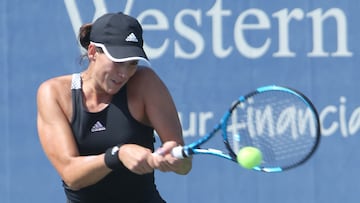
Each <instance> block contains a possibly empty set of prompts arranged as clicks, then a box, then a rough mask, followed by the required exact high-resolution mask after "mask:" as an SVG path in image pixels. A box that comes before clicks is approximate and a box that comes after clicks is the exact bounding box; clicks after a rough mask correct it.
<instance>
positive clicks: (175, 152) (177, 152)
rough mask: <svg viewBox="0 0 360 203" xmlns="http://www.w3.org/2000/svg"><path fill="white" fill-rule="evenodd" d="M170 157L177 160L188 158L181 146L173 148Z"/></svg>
mask: <svg viewBox="0 0 360 203" xmlns="http://www.w3.org/2000/svg"><path fill="white" fill-rule="evenodd" d="M171 155H172V156H173V157H175V158H178V159H184V158H186V157H188V156H187V155H186V153H185V151H184V147H183V146H177V147H174V148H173V149H172V150H171Z"/></svg>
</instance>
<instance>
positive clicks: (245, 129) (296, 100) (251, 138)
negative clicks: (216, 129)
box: [222, 85, 321, 172]
mask: <svg viewBox="0 0 360 203" xmlns="http://www.w3.org/2000/svg"><path fill="white" fill-rule="evenodd" d="M229 112H230V113H228V115H227V117H225V118H224V119H225V120H226V127H225V126H224V127H223V130H222V133H223V136H224V140H225V144H226V146H227V148H228V150H229V151H230V155H231V157H232V160H233V161H236V154H237V152H239V150H240V149H241V148H243V147H245V146H252V147H256V148H258V149H259V150H260V151H261V152H262V157H263V160H262V163H261V164H260V165H259V166H256V167H254V168H253V169H254V170H257V171H262V172H281V171H284V170H288V169H291V168H294V167H297V166H299V165H301V164H303V163H305V162H306V161H307V160H308V159H309V158H310V157H311V156H312V155H313V154H314V152H315V151H316V149H317V147H318V145H319V143H320V137H321V133H320V122H319V116H318V113H317V111H316V108H315V107H314V105H313V104H312V102H311V101H310V99H308V98H307V97H306V96H305V95H304V94H302V93H301V92H299V91H297V90H294V89H290V88H286V87H281V86H274V85H272V86H264V87H261V88H258V89H257V90H256V91H254V92H251V93H249V94H247V95H246V96H242V97H240V98H239V99H238V100H237V101H236V102H235V103H234V104H233V105H232V107H231V108H230V110H229ZM224 125H225V124H224Z"/></svg>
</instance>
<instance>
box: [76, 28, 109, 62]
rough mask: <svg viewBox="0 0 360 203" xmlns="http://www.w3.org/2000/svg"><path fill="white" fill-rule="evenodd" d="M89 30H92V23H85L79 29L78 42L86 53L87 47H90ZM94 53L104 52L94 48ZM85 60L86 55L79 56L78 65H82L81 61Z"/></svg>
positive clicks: (99, 48)
mask: <svg viewBox="0 0 360 203" xmlns="http://www.w3.org/2000/svg"><path fill="white" fill-rule="evenodd" d="M91 28H92V23H86V24H84V25H82V26H81V27H80V29H79V36H78V38H79V42H80V45H81V46H82V47H83V48H84V49H85V50H86V51H87V49H88V47H89V45H90V32H91ZM96 51H97V52H99V53H104V51H103V50H102V48H101V47H96ZM84 58H87V54H86V53H84V54H83V55H82V56H81V59H80V64H81V63H82V61H83V59H84Z"/></svg>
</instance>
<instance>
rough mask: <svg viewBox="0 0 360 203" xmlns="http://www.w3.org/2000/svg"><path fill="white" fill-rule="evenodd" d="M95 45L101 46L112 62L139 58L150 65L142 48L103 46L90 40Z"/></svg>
mask: <svg viewBox="0 0 360 203" xmlns="http://www.w3.org/2000/svg"><path fill="white" fill-rule="evenodd" d="M91 43H92V44H94V45H95V46H98V47H101V48H102V49H103V51H104V53H105V55H106V56H107V57H108V58H109V59H110V60H111V61H113V62H126V61H133V60H141V61H144V62H146V63H147V64H148V65H149V66H150V62H149V60H148V59H147V56H146V54H145V52H144V50H143V49H142V48H140V47H137V46H105V45H104V44H101V43H95V42H91Z"/></svg>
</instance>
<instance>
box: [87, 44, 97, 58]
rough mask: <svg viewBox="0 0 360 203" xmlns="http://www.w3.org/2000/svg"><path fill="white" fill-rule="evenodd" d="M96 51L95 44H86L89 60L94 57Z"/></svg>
mask: <svg viewBox="0 0 360 203" xmlns="http://www.w3.org/2000/svg"><path fill="white" fill-rule="evenodd" d="M96 53H97V52H96V47H95V45H93V44H90V45H89V46H88V57H89V60H90V61H91V60H94V59H95V55H96Z"/></svg>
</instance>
